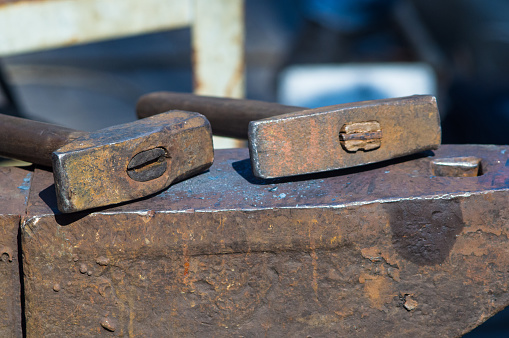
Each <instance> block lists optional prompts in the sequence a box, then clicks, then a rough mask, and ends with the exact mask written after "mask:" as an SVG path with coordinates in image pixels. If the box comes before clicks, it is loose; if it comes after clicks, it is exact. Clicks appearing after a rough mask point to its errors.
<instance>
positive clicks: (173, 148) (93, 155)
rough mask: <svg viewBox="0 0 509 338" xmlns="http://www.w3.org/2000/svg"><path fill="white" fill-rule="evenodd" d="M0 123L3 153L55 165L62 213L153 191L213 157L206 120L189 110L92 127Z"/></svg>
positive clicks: (207, 163) (202, 166)
mask: <svg viewBox="0 0 509 338" xmlns="http://www.w3.org/2000/svg"><path fill="white" fill-rule="evenodd" d="M0 127H1V133H0V156H5V157H10V158H15V159H19V160H23V161H28V162H32V163H35V164H40V165H43V166H52V167H53V176H54V180H55V190H56V195H57V203H58V209H59V210H60V211H61V212H64V213H69V212H75V211H80V210H85V209H91V208H96V207H100V206H106V205H110V204H116V203H120V202H125V201H129V200H133V199H137V198H141V197H144V196H147V195H150V194H153V193H155V192H158V191H160V190H162V189H164V188H166V187H168V186H169V185H170V184H172V183H174V182H176V181H180V180H183V179H185V178H187V177H189V176H192V175H194V174H197V173H199V172H201V171H203V170H206V169H207V168H209V167H210V166H211V165H212V162H213V160H214V153H213V146H212V133H211V129H210V124H209V122H208V120H207V119H206V118H205V117H204V116H203V115H201V114H198V113H191V112H186V111H171V112H167V113H164V114H159V115H157V116H154V117H151V118H147V119H142V120H138V121H135V122H131V123H125V124H121V125H117V126H113V127H109V128H105V129H101V130H98V131H95V132H90V133H89V132H83V131H77V130H73V129H69V128H65V127H60V126H56V125H52V124H48V123H42V122H36V121H31V120H27V119H22V118H17V117H12V116H7V115H0Z"/></svg>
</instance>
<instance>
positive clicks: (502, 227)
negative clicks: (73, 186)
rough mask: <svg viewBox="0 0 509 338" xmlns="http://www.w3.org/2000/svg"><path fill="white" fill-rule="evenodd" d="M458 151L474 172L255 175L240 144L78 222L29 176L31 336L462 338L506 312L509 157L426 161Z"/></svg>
mask: <svg viewBox="0 0 509 338" xmlns="http://www.w3.org/2000/svg"><path fill="white" fill-rule="evenodd" d="M453 156H477V157H481V158H482V161H483V169H484V174H483V175H482V176H478V177H435V176H433V175H432V174H431V166H430V161H431V160H432V159H433V157H420V158H419V157H415V158H412V159H408V158H407V159H405V160H406V161H403V160H401V161H393V162H386V163H383V164H377V165H370V166H367V167H365V168H362V169H361V170H352V169H348V170H340V171H336V172H332V173H327V174H319V175H310V176H306V177H299V178H298V179H293V180H292V179H284V180H283V179H278V180H259V179H256V178H255V177H253V176H252V174H251V168H250V162H249V159H248V152H247V150H246V149H240V150H227V151H217V153H216V163H215V164H214V165H213V166H212V167H211V168H210V170H209V171H208V172H206V173H203V174H201V175H198V176H196V177H194V178H191V179H189V180H186V181H183V182H180V183H178V184H176V185H174V186H173V187H172V188H171V189H168V190H166V191H164V192H162V193H160V194H158V195H157V196H153V197H151V198H149V199H145V200H142V201H138V202H135V203H129V204H126V205H123V206H117V207H114V208H110V209H107V210H103V211H97V212H95V213H92V214H75V215H61V214H59V215H54V214H53V211H52V210H55V209H56V208H55V206H56V205H55V201H54V200H53V199H52V198H51V196H53V195H52V194H51V193H50V190H51V184H52V181H51V176H50V175H48V173H46V172H42V171H36V172H35V177H34V185H33V187H32V191H31V194H30V198H29V207H28V214H27V217H26V218H25V219H24V223H23V233H22V243H23V247H24V269H25V285H26V304H27V305H26V306H27V307H26V315H27V333H28V336H30V337H40V336H44V335H46V336H51V335H54V336H76V335H80V336H93V337H95V336H114V337H116V336H132V337H134V336H140V337H172V336H173V337H182V336H196V337H210V336H215V337H224V336H234V337H238V336H247V337H250V336H269V337H292V336H293V337H295V336H299V337H306V336H312V337H321V336H343V337H344V336H347V337H350V336H357V337H375V336H376V337H381V336H382V337H383V336H385V337H412V336H419V337H422V336H447V337H453V336H459V335H461V334H463V333H465V332H468V331H469V330H471V329H472V328H474V327H475V326H477V325H479V324H480V323H482V322H483V321H484V320H486V319H487V318H488V317H490V316H492V315H493V314H495V313H496V312H498V311H499V310H500V309H502V308H503V307H505V306H506V305H508V304H509V292H508V291H509V271H508V269H507V267H508V266H509V249H508V248H509V242H508V237H507V235H508V232H509V209H508V208H507V205H508V202H509V159H508V158H509V147H497V146H442V147H441V148H440V149H439V150H437V151H436V156H435V157H453ZM368 169H369V170H368Z"/></svg>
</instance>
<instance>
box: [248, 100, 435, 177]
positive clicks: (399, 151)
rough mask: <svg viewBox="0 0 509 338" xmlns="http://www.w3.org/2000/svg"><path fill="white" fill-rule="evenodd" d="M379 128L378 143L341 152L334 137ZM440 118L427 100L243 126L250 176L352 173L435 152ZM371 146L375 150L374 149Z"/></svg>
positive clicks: (320, 111) (327, 110) (345, 107)
mask: <svg viewBox="0 0 509 338" xmlns="http://www.w3.org/2000/svg"><path fill="white" fill-rule="evenodd" d="M366 122H371V123H372V124H373V125H375V124H379V126H380V130H378V131H379V132H380V134H381V139H380V140H379V141H378V142H376V143H375V144H373V146H372V147H370V146H368V144H364V145H362V144H361V145H360V147H359V148H365V151H363V150H356V149H357V148H356V147H352V148H351V149H345V145H344V144H343V145H342V143H345V142H344V141H342V139H341V138H340V133H341V132H342V131H343V130H345V128H347V126H348V125H349V124H352V123H355V124H356V125H363V124H365V123H366ZM440 141H441V129H440V116H439V114H438V108H437V104H436V100H435V98H434V97H433V96H411V97H406V98H396V99H386V100H374V101H363V102H355V103H348V104H341V105H337V106H329V107H321V108H316V109H310V110H304V111H301V112H295V113H290V114H285V115H279V116H275V117H273V118H267V119H264V120H258V121H253V122H251V123H250V124H249V150H250V153H251V161H252V165H253V172H254V175H255V176H257V177H261V178H274V177H284V176H294V175H301V174H306V173H313V172H320V171H326V170H333V169H340V168H348V167H355V166H358V165H363V164H367V163H374V162H377V161H384V160H388V159H391V158H395V157H399V156H404V155H409V154H414V153H417V152H419V151H423V150H428V149H436V148H437V147H438V146H439V144H440ZM375 145H376V146H375Z"/></svg>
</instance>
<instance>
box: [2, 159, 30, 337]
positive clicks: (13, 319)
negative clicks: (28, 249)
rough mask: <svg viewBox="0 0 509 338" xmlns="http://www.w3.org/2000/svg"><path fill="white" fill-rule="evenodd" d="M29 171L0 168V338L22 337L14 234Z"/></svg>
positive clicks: (17, 263) (17, 264) (26, 194)
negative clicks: (0, 284) (0, 285)
mask: <svg viewBox="0 0 509 338" xmlns="http://www.w3.org/2000/svg"><path fill="white" fill-rule="evenodd" d="M31 177H32V171H31V170H29V169H23V168H15V167H0V187H1V190H0V281H1V283H2V287H0V337H5V338H9V337H22V336H23V332H22V319H21V318H22V310H21V299H22V295H21V293H22V290H21V282H20V260H19V251H18V234H19V225H20V222H21V216H22V215H24V214H25V207H26V204H25V203H26V199H27V197H28V190H29V188H30V180H31Z"/></svg>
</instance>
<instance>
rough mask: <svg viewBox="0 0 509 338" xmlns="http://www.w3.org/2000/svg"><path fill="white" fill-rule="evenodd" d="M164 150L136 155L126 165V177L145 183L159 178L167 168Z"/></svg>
mask: <svg viewBox="0 0 509 338" xmlns="http://www.w3.org/2000/svg"><path fill="white" fill-rule="evenodd" d="M166 158H167V153H166V150H165V149H164V148H153V149H149V150H145V151H142V152H140V153H138V154H136V155H135V156H134V157H133V158H132V159H131V161H129V164H128V165H127V175H129V177H130V178H132V179H133V180H135V181H138V182H146V181H150V180H153V179H156V178H158V177H160V176H161V175H162V174H164V173H165V171H166V169H167V168H168V162H167V161H166Z"/></svg>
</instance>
